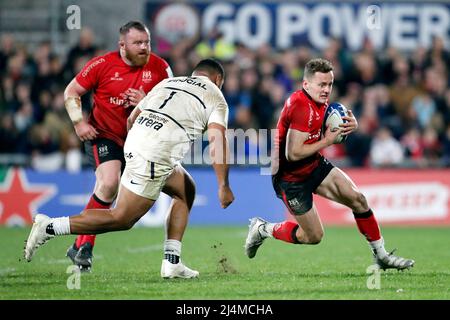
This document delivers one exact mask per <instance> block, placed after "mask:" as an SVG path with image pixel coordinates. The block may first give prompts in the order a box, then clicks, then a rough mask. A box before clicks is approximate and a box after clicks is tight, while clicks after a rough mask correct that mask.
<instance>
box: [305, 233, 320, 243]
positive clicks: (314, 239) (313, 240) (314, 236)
mask: <svg viewBox="0 0 450 320" xmlns="http://www.w3.org/2000/svg"><path fill="white" fill-rule="evenodd" d="M322 238H323V231H319V232H315V233H314V234H312V235H311V236H310V237H309V239H308V240H309V244H319V243H320V242H321V241H322Z"/></svg>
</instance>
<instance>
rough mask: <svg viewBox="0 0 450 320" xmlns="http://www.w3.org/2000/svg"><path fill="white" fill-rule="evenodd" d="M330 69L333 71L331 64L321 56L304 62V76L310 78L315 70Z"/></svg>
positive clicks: (328, 70)
mask: <svg viewBox="0 0 450 320" xmlns="http://www.w3.org/2000/svg"><path fill="white" fill-rule="evenodd" d="M330 71H333V65H332V64H331V62H330V61H328V60H325V59H322V58H316V59H312V60H309V61H308V63H307V64H306V66H305V72H304V77H305V78H310V77H312V76H313V75H314V74H315V73H316V72H322V73H328V72H330Z"/></svg>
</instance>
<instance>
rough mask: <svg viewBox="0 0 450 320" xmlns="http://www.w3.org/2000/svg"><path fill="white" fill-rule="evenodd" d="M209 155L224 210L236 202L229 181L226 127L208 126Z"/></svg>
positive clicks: (211, 124)
mask: <svg viewBox="0 0 450 320" xmlns="http://www.w3.org/2000/svg"><path fill="white" fill-rule="evenodd" d="M208 140H209V155H210V157H211V160H212V166H213V168H214V172H215V173H216V177H217V183H218V185H219V201H220V204H221V206H222V208H224V209H225V208H226V207H228V206H229V205H230V204H231V203H232V202H233V200H234V195H233V191H231V188H230V184H229V181H228V171H229V170H228V157H229V155H228V141H227V137H226V134H225V127H224V126H222V125H220V124H217V123H210V124H209V125H208Z"/></svg>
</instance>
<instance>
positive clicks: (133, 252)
mask: <svg viewBox="0 0 450 320" xmlns="http://www.w3.org/2000/svg"><path fill="white" fill-rule="evenodd" d="M29 230H30V229H29V228H0V243H1V244H2V245H1V249H0V299H2V300H3V299H89V300H94V299H95V300H97V299H108V300H109V299H151V300H190V299H200V300H212V299H220V300H222V299H223V300H228V299H230V300H231V299H235V300H266V299H267V300H268V299H271V300H284V299H286V300H297V299H350V300H361V299H433V300H434V299H446V300H448V299H450V268H449V267H450V250H449V245H450V229H449V228H431V227H430V228H425V227H420V228H419V227H414V228H413V227H408V228H406V227H402V228H394V227H384V228H383V229H382V231H383V235H384V238H385V239H386V247H387V249H393V248H398V252H397V253H398V254H399V255H402V256H405V257H408V258H413V259H415V260H416V265H415V267H414V268H412V270H410V271H405V272H397V271H395V270H390V271H386V272H381V277H380V289H379V290H377V289H375V290H369V289H368V288H367V280H368V277H369V276H370V274H367V273H366V269H367V267H368V266H370V265H371V264H372V257H371V253H370V251H369V249H368V245H367V244H366V241H365V240H364V239H363V237H362V236H361V235H360V234H359V233H358V231H357V229H356V227H326V228H325V237H324V239H323V240H322V243H321V244H319V245H316V246H306V245H293V244H287V243H284V242H281V241H278V240H274V239H268V240H266V242H265V243H264V244H263V245H262V247H261V248H260V249H259V251H258V254H257V255H256V257H255V258H254V259H251V260H250V259H248V258H247V257H246V256H245V255H244V250H243V244H244V241H245V238H246V234H247V228H246V227H215V226H211V227H189V228H188V230H187V231H186V234H185V238H184V242H183V251H182V259H183V261H184V262H185V263H186V264H187V265H188V266H189V267H191V268H194V269H196V270H199V271H200V278H199V279H188V280H181V279H174V280H164V279H162V278H160V275H159V272H160V266H161V259H162V256H163V253H162V241H163V239H164V231H163V229H162V228H134V229H132V230H130V231H125V232H115V233H109V234H103V235H100V236H99V237H98V238H97V242H96V247H95V251H94V267H93V270H92V273H90V274H82V275H81V278H80V282H79V287H80V289H68V287H67V282H68V279H69V277H71V276H73V274H71V273H70V269H69V273H66V272H67V269H68V267H70V266H71V264H70V261H69V259H68V258H66V257H65V251H66V249H67V248H68V246H69V245H70V244H71V243H72V241H73V239H74V236H66V237H58V238H56V239H53V240H51V241H50V242H49V243H47V244H46V245H44V246H43V247H41V248H40V249H39V250H38V252H37V253H36V255H35V257H34V259H33V261H32V262H30V263H27V262H25V261H24V260H22V261H19V259H20V258H22V250H23V243H24V240H25V238H26V237H27V236H28V232H29ZM71 279H72V280H73V279H74V278H71ZM69 282H70V283H72V287H73V284H75V282H73V281H72V282H71V281H70V279H69Z"/></svg>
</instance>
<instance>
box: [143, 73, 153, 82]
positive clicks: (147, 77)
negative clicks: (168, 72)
mask: <svg viewBox="0 0 450 320" xmlns="http://www.w3.org/2000/svg"><path fill="white" fill-rule="evenodd" d="M151 81H152V72H151V71H143V72H142V82H145V83H149V82H151Z"/></svg>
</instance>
